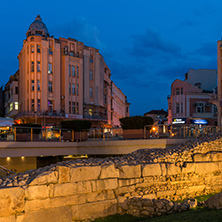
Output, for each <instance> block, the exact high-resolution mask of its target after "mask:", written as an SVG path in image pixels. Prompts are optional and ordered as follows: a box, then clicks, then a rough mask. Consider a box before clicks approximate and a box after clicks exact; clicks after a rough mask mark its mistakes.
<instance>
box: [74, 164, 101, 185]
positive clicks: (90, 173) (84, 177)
mask: <svg viewBox="0 0 222 222" xmlns="http://www.w3.org/2000/svg"><path fill="white" fill-rule="evenodd" d="M100 172H101V166H81V167H76V168H71V170H70V176H71V182H79V181H88V180H97V179H98V178H99V175H100Z"/></svg>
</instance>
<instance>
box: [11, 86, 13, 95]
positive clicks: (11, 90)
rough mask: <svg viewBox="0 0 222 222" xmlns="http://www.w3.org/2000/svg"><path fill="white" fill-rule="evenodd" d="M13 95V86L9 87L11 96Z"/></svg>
mask: <svg viewBox="0 0 222 222" xmlns="http://www.w3.org/2000/svg"><path fill="white" fill-rule="evenodd" d="M12 95H13V88H11V96H12Z"/></svg>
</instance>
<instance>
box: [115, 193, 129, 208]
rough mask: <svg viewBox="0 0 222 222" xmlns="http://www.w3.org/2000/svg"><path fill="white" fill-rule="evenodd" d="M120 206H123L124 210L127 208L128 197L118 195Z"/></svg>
mask: <svg viewBox="0 0 222 222" xmlns="http://www.w3.org/2000/svg"><path fill="white" fill-rule="evenodd" d="M117 202H118V207H121V208H123V209H124V210H127V208H128V206H127V197H123V196H118V197H117Z"/></svg>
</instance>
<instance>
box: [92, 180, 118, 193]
mask: <svg viewBox="0 0 222 222" xmlns="http://www.w3.org/2000/svg"><path fill="white" fill-rule="evenodd" d="M91 185H92V191H93V192H97V191H102V190H112V189H116V188H117V187H118V181H117V179H106V180H95V181H91Z"/></svg>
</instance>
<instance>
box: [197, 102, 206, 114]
mask: <svg viewBox="0 0 222 222" xmlns="http://www.w3.org/2000/svg"><path fill="white" fill-rule="evenodd" d="M196 112H197V113H204V112H205V103H204V102H197V103H196Z"/></svg>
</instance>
